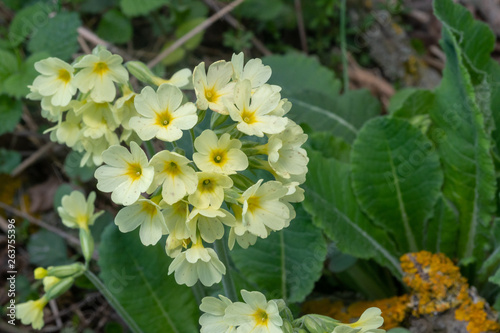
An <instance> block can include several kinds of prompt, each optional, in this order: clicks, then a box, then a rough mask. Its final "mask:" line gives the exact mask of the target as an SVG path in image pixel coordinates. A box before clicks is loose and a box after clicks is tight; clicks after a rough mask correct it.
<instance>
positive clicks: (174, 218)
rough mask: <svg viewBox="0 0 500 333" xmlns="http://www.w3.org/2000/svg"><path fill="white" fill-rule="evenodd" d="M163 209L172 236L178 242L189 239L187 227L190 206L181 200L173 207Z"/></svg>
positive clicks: (164, 206)
mask: <svg viewBox="0 0 500 333" xmlns="http://www.w3.org/2000/svg"><path fill="white" fill-rule="evenodd" d="M162 208H163V210H162V213H163V217H164V218H165V222H166V223H167V229H168V231H169V234H170V236H172V237H173V238H175V239H178V240H183V239H186V238H189V236H190V231H189V229H188V226H187V220H188V216H189V204H188V203H187V202H185V201H182V200H181V201H179V202H176V203H174V204H173V205H162ZM170 236H169V237H170ZM170 241H171V242H172V241H173V240H170Z"/></svg>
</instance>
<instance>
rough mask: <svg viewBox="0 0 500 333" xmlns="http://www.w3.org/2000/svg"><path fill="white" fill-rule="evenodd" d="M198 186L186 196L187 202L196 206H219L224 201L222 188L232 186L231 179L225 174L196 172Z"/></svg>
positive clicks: (201, 207)
mask: <svg viewBox="0 0 500 333" xmlns="http://www.w3.org/2000/svg"><path fill="white" fill-rule="evenodd" d="M196 174H197V176H198V187H197V188H196V191H195V192H194V193H193V194H190V195H189V197H188V200H189V203H190V204H192V205H193V206H195V207H196V208H200V209H203V208H208V207H209V206H212V208H219V207H220V206H221V205H222V202H223V201H224V189H225V188H231V187H232V186H233V180H232V179H231V178H229V177H228V176H226V175H222V174H218V173H214V172H197V173H196Z"/></svg>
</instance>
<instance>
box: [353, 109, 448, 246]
mask: <svg viewBox="0 0 500 333" xmlns="http://www.w3.org/2000/svg"><path fill="white" fill-rule="evenodd" d="M351 162H352V186H353V191H354V194H355V195H356V197H357V199H358V202H359V204H360V206H361V208H362V209H363V210H364V211H365V212H366V213H367V214H368V216H370V217H371V218H372V219H373V220H374V221H375V223H376V224H378V225H380V226H381V227H383V228H385V229H386V230H389V231H390V232H392V233H393V235H394V236H395V237H396V239H397V243H398V244H399V245H400V250H401V251H402V252H416V251H418V250H419V249H421V248H422V245H423V238H424V232H425V231H424V224H425V221H426V220H427V219H428V218H429V217H430V215H432V208H433V207H434V205H435V203H436V201H437V199H438V197H439V194H440V188H441V186H442V184H443V174H442V172H441V168H440V165H439V157H438V155H437V153H436V151H435V148H434V146H433V144H432V143H431V142H430V141H429V140H428V139H427V138H426V137H425V136H424V135H423V134H422V132H420V131H419V130H418V129H417V128H415V127H413V126H412V125H410V123H408V122H407V121H405V120H403V119H399V118H389V117H379V118H375V119H372V120H370V121H368V122H367V123H366V124H365V126H364V127H363V128H362V129H361V131H360V132H359V135H358V137H357V138H356V141H355V142H354V145H353V147H352V154H351Z"/></svg>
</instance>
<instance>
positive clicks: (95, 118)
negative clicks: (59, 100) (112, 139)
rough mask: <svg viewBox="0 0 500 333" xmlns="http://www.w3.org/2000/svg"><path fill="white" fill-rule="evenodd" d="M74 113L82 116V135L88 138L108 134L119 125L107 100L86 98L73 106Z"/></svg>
mask: <svg viewBox="0 0 500 333" xmlns="http://www.w3.org/2000/svg"><path fill="white" fill-rule="evenodd" d="M75 114H76V115H77V116H78V115H81V116H82V121H83V124H84V125H85V126H84V127H83V128H82V130H83V135H84V136H86V137H88V138H92V139H98V138H100V137H102V136H110V133H111V132H113V131H114V130H115V129H117V128H118V126H119V122H118V119H117V118H116V115H115V113H114V112H113V110H112V106H111V104H110V103H108V102H104V103H97V102H95V101H93V100H91V99H86V100H84V101H82V102H81V103H80V104H79V105H76V106H75Z"/></svg>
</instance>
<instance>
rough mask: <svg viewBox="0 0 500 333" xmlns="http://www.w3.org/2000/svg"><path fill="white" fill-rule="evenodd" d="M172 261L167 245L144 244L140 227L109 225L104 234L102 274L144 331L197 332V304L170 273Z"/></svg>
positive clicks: (100, 251)
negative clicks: (123, 230)
mask: <svg viewBox="0 0 500 333" xmlns="http://www.w3.org/2000/svg"><path fill="white" fill-rule="evenodd" d="M171 261H172V260H171V259H170V258H169V257H168V256H167V255H166V254H165V249H164V245H163V246H162V244H157V245H156V246H144V245H142V243H141V241H140V239H139V233H138V230H135V231H134V232H130V233H126V234H124V233H121V232H120V231H119V230H118V228H117V227H116V226H115V225H109V226H108V227H107V228H106V230H105V231H104V234H103V235H102V238H101V245H100V246H99V266H100V267H101V274H100V277H101V279H102V280H103V281H104V283H105V285H106V287H107V288H108V289H109V291H110V292H111V293H112V294H113V295H114V296H115V298H116V299H117V300H118V301H119V302H120V304H121V305H122V306H123V308H124V309H125V310H126V311H127V312H128V313H129V314H130V316H131V317H132V318H133V319H134V321H135V322H136V323H137V325H138V326H139V327H140V328H141V330H142V331H143V332H145V333H146V332H165V333H192V332H197V331H198V318H199V315H200V313H199V311H198V305H197V304H196V300H195V298H194V296H193V293H192V291H191V289H190V288H188V287H186V286H184V285H178V284H177V283H176V282H175V279H174V277H173V275H168V266H169V265H170V262H171Z"/></svg>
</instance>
